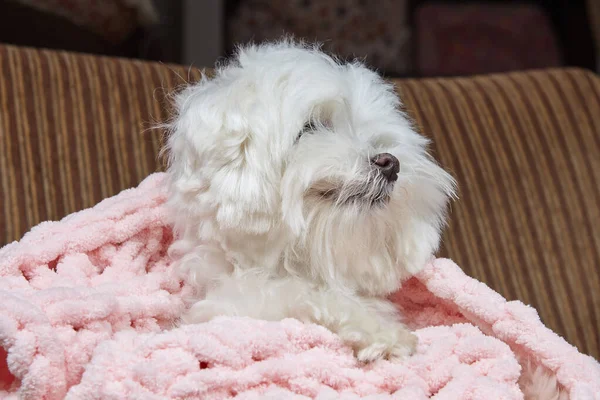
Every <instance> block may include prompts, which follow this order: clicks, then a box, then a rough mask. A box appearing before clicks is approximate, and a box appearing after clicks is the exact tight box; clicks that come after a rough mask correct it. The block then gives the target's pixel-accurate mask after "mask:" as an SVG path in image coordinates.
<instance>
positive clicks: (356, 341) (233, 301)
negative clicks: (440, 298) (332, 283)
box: [182, 274, 417, 362]
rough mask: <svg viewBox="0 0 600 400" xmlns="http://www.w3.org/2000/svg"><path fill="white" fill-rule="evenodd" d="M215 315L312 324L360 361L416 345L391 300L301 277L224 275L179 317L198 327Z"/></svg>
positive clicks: (409, 350) (396, 355)
mask: <svg viewBox="0 0 600 400" xmlns="http://www.w3.org/2000/svg"><path fill="white" fill-rule="evenodd" d="M219 315H229V316H247V317H252V318H257V319H265V320H271V321H277V320H281V319H284V318H295V319H298V320H300V321H303V322H311V323H316V324H319V325H322V326H324V327H326V328H328V329H329V330H331V331H332V332H334V333H336V334H338V335H339V336H340V338H341V339H342V340H343V341H344V342H345V343H346V344H348V345H349V346H351V347H352V348H353V349H354V351H355V353H356V356H357V358H358V359H359V360H360V361H363V362H370V361H374V360H376V359H379V358H388V359H398V358H404V357H407V356H409V355H411V354H412V353H413V352H414V350H415V347H416V344H417V338H416V336H415V335H413V334H412V333H411V332H410V331H409V330H408V329H407V328H406V327H405V326H404V325H403V324H402V323H401V322H400V321H399V320H398V314H397V311H396V309H395V308H394V306H393V304H392V303H391V302H389V301H387V300H384V299H374V298H364V297H360V296H353V295H349V294H347V293H342V292H338V291H335V290H332V289H319V288H315V287H314V286H313V285H311V284H309V283H308V282H306V281H305V280H302V279H293V278H286V279H266V278H262V277H258V276H256V275H253V274H244V275H243V276H239V277H226V278H224V279H222V280H221V283H220V284H219V285H218V286H217V287H215V288H214V289H212V290H210V291H209V292H208V293H207V296H206V298H205V299H204V300H202V301H199V302H197V303H196V304H194V305H193V306H192V308H191V309H190V310H189V311H188V312H187V313H186V314H185V315H184V316H183V318H182V319H183V322H185V323H198V322H205V321H208V320H210V319H212V318H214V317H216V316H219Z"/></svg>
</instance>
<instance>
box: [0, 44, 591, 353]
mask: <svg viewBox="0 0 600 400" xmlns="http://www.w3.org/2000/svg"><path fill="white" fill-rule="evenodd" d="M198 77H199V73H198V71H196V70H194V69H192V70H189V69H188V68H184V67H173V66H166V65H161V64H152V63H143V62H138V61H130V60H123V59H112V58H102V57H94V56H84V55H74V54H69V53H61V52H51V51H39V50H33V49H19V48H16V47H11V46H0V188H1V190H2V197H3V198H2V201H1V202H0V226H2V227H3V229H2V230H0V244H4V243H6V242H8V241H11V240H16V239H18V238H19V237H20V236H21V235H22V234H23V233H25V232H26V231H27V230H28V229H30V228H31V227H32V226H33V225H35V224H37V223H39V222H41V221H44V220H48V219H59V218H61V217H63V216H65V215H67V214H68V213H71V212H73V211H77V210H80V209H82V208H86V207H90V206H92V205H94V204H95V203H97V202H98V201H100V200H101V199H102V198H105V197H108V196H112V195H114V194H116V193H117V192H119V191H120V190H122V189H124V188H128V187H132V186H135V185H137V184H138V183H139V182H140V181H141V180H142V179H143V178H144V177H145V176H147V175H148V174H149V173H151V172H154V171H156V170H159V169H161V165H162V164H161V162H160V160H159V159H158V157H157V154H158V150H159V148H160V144H161V132H160V131H157V130H149V129H148V128H149V127H151V126H152V125H153V124H155V123H156V122H161V121H164V120H165V119H166V118H167V117H168V112H167V111H166V110H167V108H168V107H167V106H168V102H167V101H166V94H168V93H169V92H171V91H172V90H173V88H175V87H176V86H177V85H181V84H184V83H185V81H186V80H192V81H193V80H197V79H198ZM396 83H397V86H398V89H399V91H400V92H401V94H402V97H403V99H404V102H405V105H406V109H407V110H408V112H409V113H410V114H411V115H412V116H413V117H414V119H415V123H416V125H417V126H418V127H419V128H420V129H421V130H422V131H423V132H424V133H425V134H426V135H428V136H430V137H432V138H433V140H434V146H433V150H434V154H435V156H436V158H438V159H439V160H440V161H441V163H442V164H443V165H444V166H445V167H446V168H448V169H449V170H450V171H451V172H452V173H453V174H454V176H455V177H456V178H457V179H458V182H459V185H460V197H461V198H460V200H459V201H458V202H456V203H455V204H454V205H453V207H452V213H451V221H450V226H449V229H448V230H447V231H446V234H445V239H444V248H443V249H442V252H441V254H443V255H446V256H449V257H451V258H453V259H454V260H455V261H456V262H457V263H458V264H459V265H461V266H462V267H463V268H464V269H465V271H466V272H467V273H468V274H470V275H472V276H474V277H476V278H477V279H480V280H482V281H484V282H486V283H488V284H489V285H490V286H491V287H492V288H494V289H495V290H497V291H499V292H500V293H502V294H503V295H505V296H506V297H507V298H509V299H521V300H523V301H524V302H526V303H529V304H532V305H533V306H535V307H536V308H537V309H538V310H539V312H540V314H541V316H542V319H543V320H544V322H545V323H546V324H547V325H548V326H549V327H551V328H552V329H554V330H555V331H556V332H558V333H559V334H561V335H563V336H565V337H566V339H567V340H569V341H570V342H571V343H573V344H575V345H577V346H578V347H579V349H580V350H581V351H583V352H586V353H589V354H592V355H594V356H595V357H598V356H600V343H599V336H598V334H597V332H598V331H599V330H600V270H599V268H598V266H600V210H599V207H598V204H600V189H599V187H598V186H599V184H600V149H599V147H600V143H599V142H600V137H599V132H600V79H598V77H597V76H596V75H593V74H591V73H588V72H585V71H581V70H551V71H534V72H527V73H514V74H508V75H492V76H485V77H476V78H458V79H428V80H402V81H397V82H396Z"/></svg>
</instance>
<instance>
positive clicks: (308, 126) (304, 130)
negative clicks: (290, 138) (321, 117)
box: [296, 121, 315, 141]
mask: <svg viewBox="0 0 600 400" xmlns="http://www.w3.org/2000/svg"><path fill="white" fill-rule="evenodd" d="M314 129H315V127H314V125H313V123H312V122H311V121H309V122H307V123H305V124H304V127H302V129H301V130H300V132H298V136H297V137H296V141H298V140H299V139H300V138H301V137H302V135H304V134H305V133H311V132H312V131H313V130H314Z"/></svg>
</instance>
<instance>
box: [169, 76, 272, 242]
mask: <svg viewBox="0 0 600 400" xmlns="http://www.w3.org/2000/svg"><path fill="white" fill-rule="evenodd" d="M228 78H231V76H229V77H228ZM248 90H249V88H248V87H246V86H244V84H243V83H241V82H240V83H238V82H237V81H236V80H235V79H227V80H225V79H221V80H219V81H215V80H209V79H206V78H205V79H203V80H202V81H201V82H199V83H198V84H196V85H193V86H190V87H188V88H186V89H185V90H183V91H182V92H180V93H179V94H178V95H177V97H176V103H175V106H176V110H177V113H176V117H175V119H174V120H173V122H172V124H171V133H170V135H169V137H168V140H167V144H166V149H165V151H166V152H167V154H168V161H169V166H168V171H169V175H170V178H171V191H172V193H171V204H173V205H175V207H177V208H180V209H181V208H184V209H183V210H181V211H182V212H184V213H211V214H212V215H213V217H214V219H215V220H216V222H217V223H218V224H219V229H220V230H227V229H232V230H242V231H246V232H249V233H253V234H256V233H265V232H267V231H269V230H270V229H271V228H272V227H273V224H274V221H275V219H276V218H275V215H276V214H277V212H278V211H277V204H278V201H279V199H278V196H279V190H278V188H277V186H276V185H277V182H278V180H277V174H278V173H280V171H278V170H277V168H273V163H272V162H271V160H270V157H271V155H270V154H269V152H268V149H267V148H266V146H264V144H261V143H260V140H259V138H257V135H256V134H255V132H253V129H254V128H253V127H255V126H256V125H257V121H256V118H257V117H256V114H253V113H252V112H251V109H252V108H253V107H255V106H256V105H255V104H253V101H255V99H254V96H252V94H251V93H248Z"/></svg>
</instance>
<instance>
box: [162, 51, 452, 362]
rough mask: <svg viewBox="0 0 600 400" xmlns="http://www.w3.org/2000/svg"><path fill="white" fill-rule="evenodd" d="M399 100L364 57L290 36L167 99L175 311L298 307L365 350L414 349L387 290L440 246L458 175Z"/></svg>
mask: <svg viewBox="0 0 600 400" xmlns="http://www.w3.org/2000/svg"><path fill="white" fill-rule="evenodd" d="M399 105H400V101H399V99H398V97H397V95H396V94H395V92H394V88H393V86H392V85H390V84H388V83H386V82H384V81H383V79H382V78H380V77H379V76H378V75H377V74H376V73H374V72H372V71H370V70H369V69H367V68H365V67H364V66H363V65H361V64H360V63H359V62H352V63H342V62H340V61H338V60H336V59H334V58H332V57H329V56H327V55H325V54H323V53H322V52H320V50H319V49H318V48H316V47H309V46H306V45H303V44H297V43H293V42H292V41H289V40H284V41H281V42H278V43H273V44H264V45H260V46H248V47H246V48H242V49H240V50H239V51H238V53H237V55H236V57H234V59H233V60H232V61H230V62H228V63H227V64H226V65H224V66H222V67H220V68H218V69H217V71H216V74H215V76H214V77H213V78H207V77H205V78H203V80H202V81H201V82H199V83H198V84H195V85H192V86H190V87H188V88H186V89H185V90H183V91H182V92H181V93H180V94H179V95H178V96H177V98H176V107H177V115H176V117H175V119H174V121H173V122H172V125H171V126H170V128H171V134H170V136H169V138H168V143H167V146H166V151H167V152H168V154H169V168H168V173H169V174H170V178H171V188H170V189H171V192H170V199H169V203H168V204H169V205H170V207H171V208H172V211H173V214H174V227H175V233H176V238H177V240H176V242H175V243H174V245H173V247H172V254H173V255H174V256H175V257H176V258H177V261H178V264H179V267H180V268H183V270H184V271H185V272H186V274H188V275H187V276H189V277H191V279H193V280H194V282H195V283H196V285H197V289H198V290H197V296H198V297H197V299H196V300H197V302H196V303H195V304H194V305H193V306H192V307H191V308H190V310H189V311H188V312H187V314H186V315H185V316H184V318H183V321H184V322H187V323H196V322H203V321H207V320H209V319H211V318H213V317H215V316H218V315H230V316H248V317H253V318H259V319H267V320H279V319H283V318H296V319H299V320H301V321H305V322H314V323H317V324H321V325H323V326H325V327H327V328H328V329H330V330H331V331H333V332H335V333H337V334H338V335H339V336H340V337H341V338H342V339H343V340H344V341H345V342H346V343H347V344H348V345H350V346H352V348H353V349H354V351H355V352H356V355H357V357H358V359H359V360H361V361H365V362H367V361H372V360H375V359H378V358H382V357H385V358H397V357H404V356H407V355H410V354H411V353H412V352H413V351H414V349H415V346H416V337H415V336H414V335H413V334H412V333H410V332H409V331H408V330H407V328H406V327H405V326H404V325H403V324H402V323H401V319H400V316H399V315H398V312H397V310H396V309H395V308H394V306H393V305H392V304H391V303H390V302H389V301H388V300H387V299H386V296H387V295H389V294H390V293H392V292H394V291H395V290H397V289H398V288H399V287H400V285H401V283H402V281H403V280H405V279H406V278H407V277H409V276H411V275H412V274H414V273H416V272H418V271H419V270H420V269H421V268H422V267H423V266H424V265H425V264H426V263H427V262H428V260H429V259H430V258H431V257H432V254H433V253H434V251H436V249H437V248H438V244H439V241H440V230H441V229H442V227H443V225H444V220H445V210H446V208H447V203H448V200H449V198H450V197H451V196H452V195H453V193H454V186H455V185H454V180H453V179H452V177H451V176H450V175H449V174H447V173H446V172H445V171H444V170H443V169H441V168H440V167H439V166H438V165H437V164H436V163H435V162H434V161H433V160H432V158H431V157H430V156H429V155H428V154H427V152H426V145H427V142H428V141H427V140H426V139H425V138H424V137H422V136H420V135H419V134H417V133H416V132H415V131H414V129H413V128H412V127H411V124H410V123H409V121H408V120H407V118H406V117H405V116H404V114H402V112H401V111H399Z"/></svg>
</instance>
